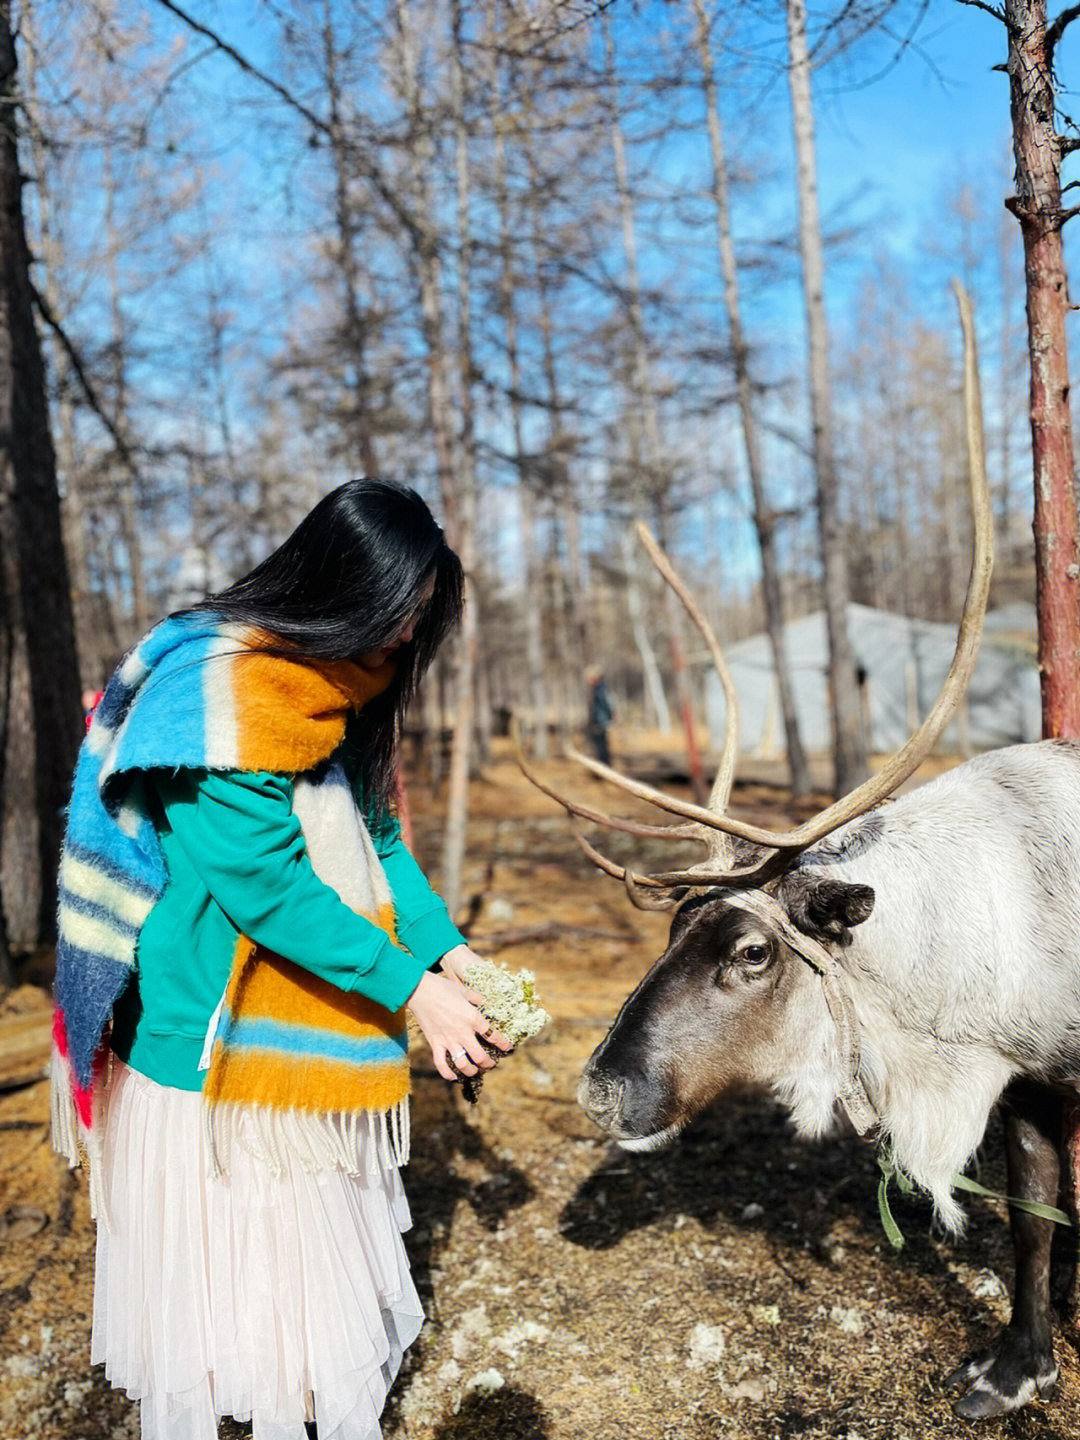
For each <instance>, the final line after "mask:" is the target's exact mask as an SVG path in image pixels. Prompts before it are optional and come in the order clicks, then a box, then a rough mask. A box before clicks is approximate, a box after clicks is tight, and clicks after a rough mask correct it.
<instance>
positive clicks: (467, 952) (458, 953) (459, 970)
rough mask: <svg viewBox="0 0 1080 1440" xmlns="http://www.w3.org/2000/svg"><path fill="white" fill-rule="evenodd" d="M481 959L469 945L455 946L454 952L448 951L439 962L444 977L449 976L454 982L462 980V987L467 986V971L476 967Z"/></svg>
mask: <svg viewBox="0 0 1080 1440" xmlns="http://www.w3.org/2000/svg"><path fill="white" fill-rule="evenodd" d="M479 959H480V956H479V955H477V953H476V951H475V950H473V949H471V948H470V947H469V946H468V945H455V946H454V948H453V950H448V951H447V952H446V954H445V955H444V956H443V957H442V959H441V960H440V961H439V969H440V970H441V971H442V972H443V974H444V975H449V976H451V978H452V979H454V980H460V981H461V983H462V985H465V984H467V981H466V979H465V971H466V970H467V969H468V967H469V966H470V965H475V964H476V962H477V961H478V960H479Z"/></svg>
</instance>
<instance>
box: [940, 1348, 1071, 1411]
mask: <svg viewBox="0 0 1080 1440" xmlns="http://www.w3.org/2000/svg"><path fill="white" fill-rule="evenodd" d="M1057 1378H1058V1368H1057V1365H1056V1364H1055V1362H1054V1352H1053V1350H1052V1349H1051V1348H1050V1347H1049V1345H1047V1346H1045V1347H1040V1346H1036V1345H1035V1344H1034V1343H1033V1342H1032V1341H1031V1340H1030V1339H1029V1338H1026V1337H1023V1336H1020V1335H1017V1334H1016V1333H1015V1332H1012V1331H1008V1330H1006V1331H1005V1333H1004V1335H1003V1336H1002V1338H1001V1340H1000V1341H999V1342H998V1345H997V1347H996V1349H994V1350H991V1351H990V1352H989V1353H988V1354H986V1355H980V1356H978V1357H977V1358H976V1359H974V1360H969V1361H968V1362H967V1364H966V1365H961V1366H959V1368H958V1369H956V1370H954V1371H953V1372H952V1374H951V1375H950V1376H949V1377H948V1379H947V1380H946V1381H945V1388H946V1389H947V1390H962V1391H963V1394H962V1395H961V1396H960V1398H959V1399H958V1400H954V1401H953V1410H954V1411H955V1412H956V1414H957V1415H959V1416H960V1417H961V1418H962V1419H964V1420H988V1419H990V1418H991V1416H994V1415H1007V1414H1008V1413H1009V1412H1010V1411H1011V1410H1019V1409H1020V1407H1021V1406H1022V1405H1027V1404H1028V1402H1029V1401H1031V1400H1034V1399H1035V1397H1036V1396H1038V1397H1039V1398H1040V1399H1041V1400H1047V1399H1049V1397H1050V1396H1051V1395H1052V1394H1053V1390H1054V1386H1055V1385H1056V1384H1057Z"/></svg>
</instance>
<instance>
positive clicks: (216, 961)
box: [53, 479, 508, 1440]
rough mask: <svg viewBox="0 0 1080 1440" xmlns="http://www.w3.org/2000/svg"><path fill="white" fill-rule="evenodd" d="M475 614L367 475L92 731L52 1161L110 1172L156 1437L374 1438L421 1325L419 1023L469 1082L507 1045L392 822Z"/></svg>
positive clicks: (73, 848)
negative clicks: (412, 730) (415, 1147)
mask: <svg viewBox="0 0 1080 1440" xmlns="http://www.w3.org/2000/svg"><path fill="white" fill-rule="evenodd" d="M461 603H462V574H461V565H460V563H459V562H458V558H457V556H456V555H455V554H454V553H453V551H452V550H451V549H450V548H449V546H448V545H447V543H446V541H445V539H444V537H443V533H442V531H441V530H440V529H439V527H438V525H437V524H436V523H435V520H434V519H433V518H432V515H431V512H430V511H429V509H428V507H427V506H426V505H425V503H424V501H423V500H422V499H421V498H420V496H419V495H418V494H417V493H416V492H415V491H413V490H407V489H406V488H405V487H404V486H400V485H394V484H391V483H390V482H388V481H381V480H374V479H365V480H355V481H351V482H350V483H348V484H346V485H343V486H341V487H339V488H338V489H337V490H335V491H333V493H332V494H330V495H327V496H326V497H325V498H324V499H322V500H321V501H320V502H319V503H318V505H316V506H315V508H314V510H312V512H311V513H310V514H309V515H308V516H307V518H306V519H305V520H303V521H302V522H301V523H300V525H299V526H298V527H297V529H296V531H295V532H294V533H293V534H292V535H291V536H290V537H289V538H288V539H287V540H286V541H285V542H284V544H283V545H281V547H280V548H279V549H278V550H276V551H275V552H274V553H273V554H272V555H270V556H269V557H268V558H267V559H266V560H264V561H263V562H262V564H261V565H259V566H258V567H257V568H256V569H254V570H253V571H252V572H251V573H250V574H249V575H247V576H245V577H244V578H243V579H241V580H238V581H237V582H236V583H235V584H234V585H231V586H229V588H228V589H226V590H223V591H222V592H221V593H220V594H217V595H213V596H211V597H210V598H209V599H207V600H204V601H202V602H201V603H199V604H197V605H193V606H192V607H191V608H190V609H187V610H183V611H180V612H178V613H176V614H174V615H172V616H170V617H169V618H168V619H166V620H164V621H163V622H162V623H161V624H160V625H158V626H157V627H156V628H155V629H153V630H152V631H151V632H150V634H149V635H148V636H146V638H145V639H144V640H143V641H142V642H141V643H140V644H139V645H138V646H137V647H136V649H134V650H133V651H132V652H131V654H130V655H128V656H127V657H126V659H125V660H124V661H123V662H122V663H121V665H120V667H119V669H118V670H117V671H116V673H115V674H114V676H113V677H112V679H111V680H110V681H109V684H108V686H107V687H106V690H105V694H104V696H103V697H102V699H101V701H100V703H99V704H98V705H97V707H96V709H95V711H94V715H93V721H92V724H91V726H90V730H89V732H88V734H87V736H86V739H85V741H84V742H83V746H82V749H81V751H80V754H79V763H78V767H77V770H76V774H75V787H74V792H73V795H72V801H71V807H70V811H69V819H68V830H67V836H66V840H65V846H64V854H63V860H62V864H61V870H60V891H61V903H60V940H59V944H58V947H57V980H56V998H57V1014H56V1022H55V1035H56V1044H57V1052H58V1053H57V1055H56V1056H54V1072H53V1074H54V1082H53V1083H54V1093H53V1104H54V1117H55V1118H54V1143H55V1144H56V1145H57V1148H58V1149H59V1150H60V1151H61V1153H63V1154H65V1155H67V1156H68V1158H69V1159H70V1160H71V1162H72V1163H75V1160H76V1157H77V1155H78V1153H79V1151H80V1149H82V1150H83V1151H84V1152H85V1154H86V1155H87V1156H88V1159H89V1167H90V1195H91V1201H92V1205H93V1209H94V1213H95V1215H96V1217H97V1220H98V1232H97V1259H96V1265H95V1275H94V1307H93V1339H92V1345H91V1360H92V1361H93V1362H94V1363H99V1362H104V1364H105V1373H106V1376H107V1377H108V1379H109V1380H110V1381H111V1382H112V1384H113V1385H116V1386H120V1387H122V1388H123V1389H125V1390H126V1391H127V1392H128V1394H129V1395H131V1396H132V1397H133V1398H137V1399H138V1400H140V1401H141V1406H142V1415H141V1419H142V1433H143V1436H144V1437H145V1440H151V1437H152V1440H216V1437H217V1433H218V1417H219V1416H222V1415H232V1416H234V1417H235V1418H237V1419H239V1420H244V1421H246V1420H249V1419H250V1420H253V1422H254V1435H255V1437H256V1440H259V1437H263V1440H285V1437H288V1440H304V1436H305V1433H306V1434H307V1435H308V1436H314V1435H315V1434H316V1425H317V1426H318V1434H319V1435H320V1436H321V1437H322V1440H376V1437H377V1436H378V1435H379V1434H380V1427H379V1415H380V1412H381V1410H382V1408H383V1403H384V1401H385V1399H386V1393H387V1389H388V1387H389V1385H390V1384H391V1382H392V1381H393V1378H394V1375H395V1374H396V1372H397V1369H398V1366H399V1365H400V1362H401V1358H402V1352H403V1351H404V1350H405V1348H406V1347H407V1346H408V1345H410V1344H411V1343H412V1341H413V1340H414V1339H415V1338H416V1335H417V1333H418V1332H419V1330H420V1326H421V1323H422V1319H423V1312H422V1310H421V1307H420V1301H419V1299H418V1297H417V1294H416V1290H415V1287H414V1285H413V1281H412V1277H411V1275H410V1273H409V1263H408V1258H407V1256H406V1254H405V1250H404V1247H403V1245H402V1240H401V1232H402V1231H403V1230H405V1229H406V1228H407V1227H408V1225H409V1209H408V1205H407V1203H406V1199H405V1193H404V1190H403V1188H402V1183H401V1179H400V1177H399V1175H398V1167H399V1166H400V1165H403V1164H404V1163H405V1161H406V1159H407V1158H408V1135H409V1130H408V1092H409V1064H408V1056H407V1053H406V1052H407V1048H408V1038H407V1030H406V1023H405V1019H406V1017H405V1012H406V1010H408V1011H409V1012H410V1013H411V1015H412V1017H413V1019H414V1020H415V1021H416V1024H417V1025H418V1026H419V1028H420V1030H421V1032H422V1033H423V1035H424V1037H425V1039H426V1040H427V1042H428V1044H429V1045H430V1046H431V1053H432V1059H433V1061H434V1065H435V1068H436V1070H437V1071H438V1072H439V1074H440V1075H441V1076H442V1077H443V1078H444V1079H445V1080H448V1081H453V1080H454V1079H455V1078H463V1077H466V1076H475V1075H477V1074H478V1073H479V1072H480V1071H482V1070H487V1069H489V1068H490V1067H491V1065H492V1064H493V1063H494V1059H493V1056H494V1055H495V1054H497V1053H498V1051H502V1050H506V1049H507V1048H508V1042H507V1041H506V1040H505V1039H504V1038H503V1036H501V1035H500V1034H499V1033H498V1032H497V1031H495V1030H493V1028H492V1027H491V1025H490V1024H489V1023H488V1021H487V1019H486V1018H485V1017H484V1014H483V1012H482V1011H481V1010H480V1008H479V1005H480V1001H481V997H480V996H479V995H477V994H476V993H475V992H474V991H472V990H471V989H468V988H467V987H466V986H465V985H464V983H463V982H462V976H463V973H464V970H465V967H466V965H467V964H468V963H469V962H470V961H471V960H472V959H474V958H475V957H474V956H473V954H472V952H471V951H470V950H469V948H468V946H467V945H466V943H465V941H464V940H463V938H462V936H461V934H460V933H459V932H458V930H457V929H456V928H455V926H454V925H453V923H452V921H451V919H450V916H449V915H448V913H447V910H446V906H445V905H444V904H443V902H442V901H441V900H440V899H439V897H438V896H437V895H436V894H434V892H433V891H432V890H431V887H430V886H429V885H428V883H427V880H426V879H425V878H424V875H423V874H422V873H421V871H420V869H419V867H418V866H417V864H416V862H415V860H413V858H412V856H411V855H410V854H409V853H408V851H407V849H406V848H405V846H404V844H403V843H402V840H401V834H400V830H399V826H398V822H397V820H396V819H395V818H394V814H393V794H394V779H395V772H396V764H395V760H396V753H397V742H398V735H399V733H400V721H401V716H402V713H403V711H404V709H405V706H406V704H407V702H408V700H409V698H410V697H411V696H412V694H413V693H414V691H415V688H416V685H417V683H418V681H419V680H420V677H421V676H422V675H423V673H424V671H425V669H426V668H427V666H428V665H429V664H430V662H431V660H432V659H433V657H434V655H435V653H436V651H437V649H438V647H439V645H440V643H441V642H442V640H443V639H444V638H445V636H446V635H447V634H448V632H449V631H450V630H451V629H452V628H453V626H454V625H455V624H456V623H457V620H458V618H459V616H460V612H461ZM484 1042H489V1043H490V1044H491V1045H492V1047H493V1049H492V1051H491V1052H490V1053H489V1051H488V1049H487V1048H486V1046H485V1043H484Z"/></svg>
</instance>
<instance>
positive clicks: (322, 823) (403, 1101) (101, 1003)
mask: <svg viewBox="0 0 1080 1440" xmlns="http://www.w3.org/2000/svg"><path fill="white" fill-rule="evenodd" d="M259 639H260V637H259V636H258V634H256V633H255V632H252V631H250V630H247V629H246V628H244V627H240V626H235V625H228V624H224V623H221V622H218V621H216V620H214V619H213V618H212V617H207V616H204V615H194V614H193V615H187V616H180V617H174V618H171V619H169V620H166V621H164V622H163V623H162V624H161V625H159V626H157V627H156V628H155V629H154V630H152V631H151V632H150V634H149V635H147V636H146V638H145V639H144V640H143V641H142V643H141V644H140V645H139V646H138V647H137V648H136V649H135V650H133V651H132V652H131V653H130V654H129V655H128V656H127V658H126V659H125V660H124V662H123V663H122V664H121V666H120V667H119V669H118V670H117V672H116V674H115V675H114V676H113V678H112V679H111V680H110V682H109V685H108V686H107V688H106V690H105V693H104V695H103V697H102V699H101V701H100V703H99V704H98V707H97V710H96V711H95V714H94V718H93V721H92V723H91V725H90V728H89V731H88V733H87V735H86V738H85V740H84V742H83V746H82V750H81V751H80V755H79V762H78V765H77V766H76V770H75V781H74V787H73V792H72V800H71V806H70V811H69V815H68V825H67V833H66V837H65V841H64V848H63V852H62V858H61V865H60V912H59V941H58V945H57V973H56V1002H57V1003H56V1015H55V1023H54V1039H55V1047H54V1071H53V1132H54V1143H55V1144H56V1146H57V1149H59V1150H60V1151H61V1153H62V1154H65V1155H67V1157H68V1159H69V1160H70V1161H71V1163H72V1164H74V1163H76V1161H77V1159H78V1156H79V1147H80V1142H81V1144H82V1146H83V1147H84V1148H85V1149H87V1150H89V1152H90V1154H91V1158H93V1155H94V1153H95V1151H96V1134H95V1119H96V1115H95V1111H96V1108H97V1106H96V1100H97V1097H98V1096H99V1095H100V1093H101V1087H102V1085H103V1083H104V1077H105V1073H106V1071H107V1067H108V1026H109V1021H110V1018H111V1015H112V1010H113V1006H114V1004H115V1003H116V1001H117V999H118V998H119V996H120V994H121V993H122V992H123V990H124V989H125V987H126V986H127V985H128V984H129V982H130V981H131V978H132V976H133V974H134V973H135V971H136V969H137V946H138V939H139V932H140V930H141V927H142V925H143V922H144V921H145V919H146V917H147V915H148V914H149V913H150V911H151V909H152V908H153V906H154V905H155V904H156V902H157V900H158V899H159V897H160V896H161V894H162V892H163V890H164V888H165V884H166V881H167V878H168V877H167V874H166V870H165V864H164V860H163V857H162V853H161V846H160V844H159V842H158V837H157V832H156V830H155V828H154V826H153V824H152V822H151V821H150V819H149V817H148V815H147V812H146V808H145V803H144V792H143V779H144V776H145V775H146V774H147V772H150V771H153V770H156V769H161V768H167V769H170V770H176V769H184V768H192V769H220V770H237V769H239V770H272V771H278V772H283V773H288V774H292V775H295V776H297V777H299V778H298V779H297V780H296V783H295V802H294V804H295V809H296V813H297V815H298V818H299V819H300V822H301V827H302V828H303V830H304V835H305V839H306V841H307V844H308V853H309V857H310V859H311V862H312V864H313V866H314V868H315V870H316V873H318V874H319V875H320V878H322V879H324V880H325V881H326V883H328V884H330V885H332V886H333V887H334V888H335V889H336V890H337V892H338V894H339V895H341V897H342V899H343V901H344V902H345V903H346V904H348V905H349V906H350V908H352V909H353V910H355V911H357V912H358V913H360V914H364V915H366V916H367V917H368V918H369V919H371V920H372V921H373V923H375V924H377V925H380V926H381V927H382V928H383V929H385V930H386V931H387V932H388V933H389V934H390V935H391V938H393V937H394V909H393V902H392V897H391V895H390V892H389V888H388V886H387V883H386V878H385V876H384V875H383V873H382V868H381V866H380V865H379V861H378V858H377V856H376V854H375V850H374V847H373V845H372V843H371V840H370V837H369V836H368V834H367V830H366V828H365V826H364V822H363V819H362V816H361V814H360V811H359V809H358V808H357V805H356V802H355V799H354V797H353V795H352V793H351V791H350V789H349V786H348V783H347V781H346V779H345V776H344V773H343V771H342V770H341V767H340V765H338V764H334V763H329V764H327V763H324V762H328V761H330V759H331V757H332V756H333V754H334V751H335V750H336V749H337V748H338V746H339V745H340V743H341V741H342V739H343V737H344V733H345V724H346V720H347V718H348V715H349V714H350V712H352V711H355V710H358V709H359V708H360V707H361V706H362V705H363V704H365V703H366V702H367V701H368V700H370V699H372V698H373V697H374V696H375V695H377V694H380V693H381V692H382V691H383V690H385V688H386V686H387V685H388V684H389V683H390V681H391V680H392V678H393V666H392V664H388V665H386V666H385V667H383V669H382V670H380V671H378V672H374V673H372V672H369V671H367V670H364V669H362V668H361V667H360V666H358V665H353V664H350V663H347V662H335V663H328V662H314V661H309V662H302V661H300V660H292V659H287V658H282V657H280V656H275V655H269V654H267V653H265V651H264V650H260V649H259ZM207 1055H208V1058H209V1073H208V1075H207V1077H206V1082H205V1086H204V1091H203V1094H204V1099H205V1100H206V1103H207V1106H208V1114H209V1115H210V1117H211V1131H212V1134H213V1135H214V1137H215V1147H216V1149H215V1153H217V1154H218V1155H219V1156H220V1157H221V1158H222V1162H223V1163H226V1164H227V1158H228V1152H229V1148H230V1145H231V1144H232V1143H234V1140H235V1137H236V1136H237V1135H239V1134H240V1133H241V1132H243V1133H245V1134H247V1133H250V1132H251V1131H252V1127H253V1126H254V1127H255V1129H256V1130H257V1133H258V1137H259V1140H258V1143H259V1148H260V1150H261V1151H262V1152H263V1153H265V1154H266V1155H267V1156H268V1157H269V1158H270V1159H271V1161H272V1162H275V1163H278V1162H279V1161H280V1155H281V1152H282V1150H283V1148H285V1147H286V1144H287V1145H288V1146H289V1147H290V1148H292V1149H293V1150H294V1151H295V1152H298V1153H299V1154H300V1157H301V1158H302V1159H303V1160H304V1161H305V1163H309V1164H312V1165H343V1166H345V1167H346V1168H350V1169H355V1168H357V1167H358V1165H359V1163H360V1160H359V1157H360V1156H361V1154H365V1155H367V1154H369V1152H368V1151H365V1150H364V1147H363V1143H362V1142H363V1136H364V1135H365V1134H370V1132H371V1124H372V1122H373V1121H375V1122H376V1124H377V1133H378V1135H379V1137H380V1139H381V1142H382V1143H381V1150H382V1153H383V1156H384V1158H385V1159H387V1160H389V1161H391V1162H392V1163H402V1162H403V1161H404V1159H405V1158H406V1157H407V1109H406V1107H407V1096H408V1090H409V1071H408V1058H407V1036H406V1029H405V1020H404V1015H403V1013H402V1012H401V1011H399V1012H397V1013H396V1014H391V1013H390V1012H389V1011H387V1010H385V1009H383V1007H382V1006H379V1005H376V1004H375V1003H374V1002H373V1001H370V1000H366V999H364V997H362V996H359V995H355V994H346V993H345V992H344V991H341V990H339V989H337V987H335V986H333V985H330V984H328V983H327V982H325V981H323V980H320V979H318V978H317V977H315V976H313V975H312V974H311V973H310V972H308V971H305V970H303V969H302V968H301V967H300V966H298V965H295V964H293V963H291V962H290V961H288V960H286V959H283V958H282V957H281V956H278V955H274V954H273V953H271V952H270V951H267V950H265V949H263V948H262V947H260V946H258V945H256V944H254V943H253V942H252V941H251V940H250V939H248V938H247V937H246V936H244V935H240V936H239V937H238V939H237V944H236V951H235V954H234V958H233V965H232V973H231V977H230V980H229V985H228V988H227V990H226V992H225V995H224V997H223V1000H222V1005H221V1007H220V1010H219V1014H218V1016H217V1017H216V1023H215V1026H214V1028H213V1031H212V1033H211V1034H209V1035H208V1046H207ZM365 1163H367V1162H366V1161H365Z"/></svg>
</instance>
